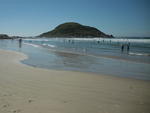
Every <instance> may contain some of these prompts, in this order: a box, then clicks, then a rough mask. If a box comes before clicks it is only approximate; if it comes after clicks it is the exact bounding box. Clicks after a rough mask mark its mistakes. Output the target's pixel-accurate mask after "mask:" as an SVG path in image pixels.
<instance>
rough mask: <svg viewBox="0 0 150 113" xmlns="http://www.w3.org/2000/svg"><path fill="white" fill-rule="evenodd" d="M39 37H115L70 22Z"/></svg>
mask: <svg viewBox="0 0 150 113" xmlns="http://www.w3.org/2000/svg"><path fill="white" fill-rule="evenodd" d="M39 37H87V38H89V37H108V38H110V37H113V36H112V35H107V34H105V33H103V32H101V31H100V30H98V29H97V28H94V27H90V26H85V25H81V24H79V23H75V22H68V23H64V24H61V25H59V26H57V27H56V28H55V29H54V30H52V31H49V32H46V33H43V34H41V35H39Z"/></svg>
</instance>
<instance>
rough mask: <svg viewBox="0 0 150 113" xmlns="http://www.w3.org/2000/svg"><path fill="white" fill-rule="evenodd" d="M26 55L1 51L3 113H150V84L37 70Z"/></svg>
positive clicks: (0, 109)
mask: <svg viewBox="0 0 150 113" xmlns="http://www.w3.org/2000/svg"><path fill="white" fill-rule="evenodd" d="M26 58H27V56H26V55H24V54H23V53H19V52H14V51H8V50H1V49H0V72H1V73H0V90H1V92H0V112H2V113H83V112H86V113H108V112H109V113H114V112H115V113H133V112H136V113H141V112H145V113H148V112H149V111H150V108H149V105H150V100H149V98H150V91H149V89H150V82H148V81H145V80H136V79H130V78H122V77H114V76H107V75H106V76H105V75H97V74H92V73H84V72H73V71H57V70H48V69H42V68H34V67H31V66H28V65H25V64H22V63H21V62H20V61H21V60H24V59H26Z"/></svg>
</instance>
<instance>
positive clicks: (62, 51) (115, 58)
mask: <svg viewBox="0 0 150 113" xmlns="http://www.w3.org/2000/svg"><path fill="white" fill-rule="evenodd" d="M24 44H26V45H30V46H32V47H43V48H46V49H48V50H49V51H51V52H54V53H64V54H76V55H82V56H85V55H86V56H91V57H95V58H110V59H113V60H122V61H128V62H135V63H145V64H150V62H146V61H140V60H137V59H133V58H132V59H131V58H130V59H129V58H125V57H124V58H123V57H120V56H111V55H96V54H94V55H92V54H90V53H80V52H75V51H74V52H71V51H64V50H54V49H51V48H48V47H44V46H42V45H36V44H30V43H24ZM129 54H130V52H129ZM129 54H128V55H129ZM129 56H130V57H131V56H136V55H129ZM148 56H149V55H148Z"/></svg>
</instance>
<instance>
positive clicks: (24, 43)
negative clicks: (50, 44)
mask: <svg viewBox="0 0 150 113" xmlns="http://www.w3.org/2000/svg"><path fill="white" fill-rule="evenodd" d="M24 44H26V45H30V46H33V47H39V46H38V45H35V44H31V43H24Z"/></svg>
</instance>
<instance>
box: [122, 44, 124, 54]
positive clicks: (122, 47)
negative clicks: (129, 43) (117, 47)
mask: <svg viewBox="0 0 150 113" xmlns="http://www.w3.org/2000/svg"><path fill="white" fill-rule="evenodd" d="M121 51H122V52H123V51H124V45H123V44H122V45H121Z"/></svg>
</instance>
